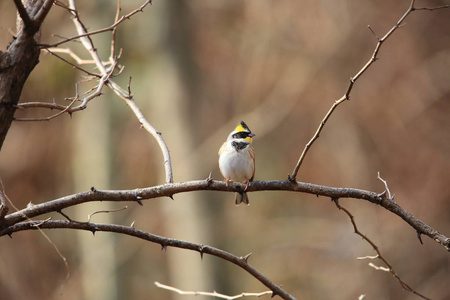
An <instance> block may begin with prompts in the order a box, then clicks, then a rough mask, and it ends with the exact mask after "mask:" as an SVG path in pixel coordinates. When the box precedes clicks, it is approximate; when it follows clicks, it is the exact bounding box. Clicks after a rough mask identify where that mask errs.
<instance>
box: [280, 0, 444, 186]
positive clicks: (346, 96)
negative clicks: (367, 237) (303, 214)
mask: <svg viewBox="0 0 450 300" xmlns="http://www.w3.org/2000/svg"><path fill="white" fill-rule="evenodd" d="M414 4H415V0H411V3H410V5H409V7H408V9H407V10H406V12H405V13H404V14H403V16H402V17H401V18H400V19H399V20H398V21H397V23H396V24H395V25H394V26H393V27H392V28H391V29H390V30H389V31H388V32H387V33H386V34H385V35H384V36H383V37H382V38H377V44H376V45H375V49H374V51H373V53H372V56H371V57H370V59H369V60H368V61H367V63H366V64H365V65H364V66H363V67H362V68H361V69H360V70H359V71H358V73H356V75H355V76H353V77H351V78H350V83H349V85H348V87H347V90H346V92H345V94H344V95H343V96H342V97H341V98H339V99H338V100H336V101H334V103H333V105H332V106H331V107H330V109H329V110H328V112H327V114H326V115H325V117H324V118H323V120H322V121H321V122H320V124H319V127H318V128H317V130H316V132H315V133H314V135H313V137H312V138H311V140H310V141H309V142H308V143H307V144H306V146H305V148H304V149H303V152H302V154H301V155H300V158H299V159H298V162H297V164H296V165H295V167H294V170H293V171H292V174H290V175H289V176H288V179H289V180H291V181H296V179H297V174H298V171H299V169H300V166H301V165H302V163H303V160H304V159H305V156H306V154H307V153H308V151H309V149H310V148H311V146H312V145H313V144H314V142H315V141H316V140H317V139H318V138H319V135H320V133H321V132H322V129H323V128H324V126H325V124H326V123H327V121H328V119H329V118H330V116H331V115H332V114H333V112H334V110H335V109H336V108H337V107H338V106H339V105H340V104H342V103H343V102H345V101H346V100H350V93H351V91H352V89H353V86H354V84H355V82H356V81H357V80H358V79H359V78H360V77H361V75H362V74H364V73H365V72H366V71H367V70H368V69H369V67H370V66H371V65H372V64H373V63H374V62H375V61H377V59H378V52H379V51H380V49H381V46H382V45H383V43H384V42H385V41H386V40H387V39H388V38H389V37H390V36H391V35H392V34H393V33H394V32H395V31H396V30H397V29H399V28H400V27H402V26H403V22H404V21H405V19H406V18H407V17H408V16H409V14H410V13H412V12H413V11H415V10H430V11H432V10H435V9H442V8H449V7H450V6H449V5H443V6H438V7H434V8H415V7H414ZM369 29H370V30H371V31H372V29H371V28H370V26H369ZM372 33H373V31H372Z"/></svg>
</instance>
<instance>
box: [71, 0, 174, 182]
mask: <svg viewBox="0 0 450 300" xmlns="http://www.w3.org/2000/svg"><path fill="white" fill-rule="evenodd" d="M150 3H151V1H149V0H147V1H145V2H144V4H142V5H141V6H140V7H139V8H138V9H136V10H134V11H133V12H131V13H130V14H128V15H126V16H123V17H122V18H120V19H119V20H118V21H117V22H115V23H114V24H113V26H112V29H113V28H115V27H117V25H118V24H120V23H121V22H122V21H123V20H124V19H127V18H129V17H131V16H132V15H133V14H135V13H137V12H139V11H142V10H143V8H144V7H145V6H146V5H148V4H150ZM69 8H70V10H69V12H70V13H71V14H72V16H73V22H74V24H75V27H76V29H77V32H78V33H79V36H78V38H79V39H80V40H81V43H82V44H83V46H84V47H85V48H86V50H87V51H88V52H89V53H90V55H91V57H92V59H93V60H94V61H95V65H96V67H97V68H98V69H99V71H100V72H101V73H102V75H105V74H106V73H108V70H107V68H106V67H105V65H104V64H103V62H102V60H101V59H100V56H99V55H98V52H97V50H96V48H95V47H94V44H93V42H92V40H91V38H90V34H89V33H88V32H87V30H86V27H85V26H84V24H83V23H82V22H81V20H80V18H79V16H78V13H77V10H76V6H75V1H74V0H69ZM114 59H115V58H114ZM116 63H117V62H115V63H113V65H115V64H116ZM113 68H114V67H111V70H113ZM109 72H111V73H112V71H109ZM106 84H107V86H108V87H109V88H110V89H111V90H112V91H113V92H114V93H115V94H116V95H117V96H118V97H119V98H120V99H122V100H123V101H125V103H126V104H127V105H128V106H129V107H130V108H131V110H132V111H133V113H134V114H135V115H136V117H137V119H138V121H139V123H140V124H141V125H142V127H144V128H145V130H147V131H148V132H149V133H150V134H151V135H152V136H153V138H154V139H155V140H156V141H157V142H158V145H159V147H160V149H161V152H162V154H163V157H164V167H165V172H166V183H172V182H173V171H172V161H171V158H170V151H169V148H168V147H167V144H166V142H165V141H164V139H163V137H162V134H161V132H159V131H157V130H156V129H155V128H154V127H153V126H152V125H151V124H150V122H148V121H147V119H146V118H145V117H144V114H143V113H142V112H141V110H140V108H139V106H138V105H137V104H136V102H135V101H134V99H133V96H132V95H131V94H130V93H129V92H126V91H125V90H124V89H122V88H121V87H120V86H119V85H118V84H116V83H115V82H114V81H113V80H111V79H110V78H109V79H108V81H107V83H106Z"/></svg>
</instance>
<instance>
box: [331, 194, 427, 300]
mask: <svg viewBox="0 0 450 300" xmlns="http://www.w3.org/2000/svg"><path fill="white" fill-rule="evenodd" d="M332 201H333V202H334V204H335V205H336V207H337V208H338V209H339V210H342V211H343V212H344V213H345V214H346V215H347V216H348V217H349V219H350V222H351V223H352V226H353V230H354V231H355V233H356V234H357V235H359V236H360V237H361V238H362V239H363V240H365V241H366V242H367V243H369V244H370V245H371V246H372V248H373V250H375V252H376V253H377V255H376V256H375V257H366V258H371V259H374V258H378V259H379V260H381V261H382V262H383V263H384V264H385V265H386V266H387V268H383V267H376V268H375V269H377V270H383V271H386V272H389V273H391V275H392V276H393V277H394V278H395V279H397V281H398V282H399V283H400V285H401V286H402V288H403V289H404V290H406V291H408V292H410V293H413V294H415V295H417V296H419V297H421V298H423V299H427V300H431V299H430V298H428V297H426V296H424V295H422V294H420V293H418V292H417V291H415V290H414V289H413V288H412V287H410V286H409V285H408V284H407V283H406V282H404V281H403V280H402V279H401V278H400V276H399V275H398V274H397V273H396V272H395V271H394V269H393V267H392V265H391V264H390V263H389V262H388V261H387V260H386V258H385V257H384V256H383V255H382V254H381V251H380V249H379V248H378V246H377V245H376V244H375V243H374V242H373V241H372V240H371V239H369V238H368V237H367V236H366V235H365V234H363V233H362V232H361V231H359V229H358V226H357V225H356V221H355V217H354V216H353V215H352V214H351V213H350V211H349V210H348V209H346V208H345V207H343V206H342V205H340V203H339V199H337V198H333V199H332ZM372 265H373V264H372Z"/></svg>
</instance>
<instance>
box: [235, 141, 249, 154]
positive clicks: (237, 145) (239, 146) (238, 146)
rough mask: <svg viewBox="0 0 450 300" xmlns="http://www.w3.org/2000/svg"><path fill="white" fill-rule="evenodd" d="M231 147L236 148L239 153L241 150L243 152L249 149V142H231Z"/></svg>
mask: <svg viewBox="0 0 450 300" xmlns="http://www.w3.org/2000/svg"><path fill="white" fill-rule="evenodd" d="M231 146H233V147H234V149H236V151H238V152H239V150H243V149H245V148H247V146H248V143H247V142H235V141H233V142H231Z"/></svg>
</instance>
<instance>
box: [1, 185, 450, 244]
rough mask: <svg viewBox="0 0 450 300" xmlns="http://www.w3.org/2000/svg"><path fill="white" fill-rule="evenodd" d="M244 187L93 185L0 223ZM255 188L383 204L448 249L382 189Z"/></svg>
mask: <svg viewBox="0 0 450 300" xmlns="http://www.w3.org/2000/svg"><path fill="white" fill-rule="evenodd" d="M245 188H246V187H245V184H241V183H235V182H233V183H231V182H230V183H229V184H228V185H227V184H226V183H225V182H223V181H214V180H210V179H206V180H197V181H187V182H178V183H171V184H163V185H158V186H154V187H149V188H142V189H134V190H109V191H100V190H96V189H95V188H92V189H91V191H87V192H82V193H78V194H73V195H69V196H66V197H62V198H58V199H55V200H51V201H47V202H44V203H42V204H37V205H31V206H30V207H27V208H24V209H22V210H20V211H17V212H14V213H11V214H9V215H7V216H5V219H4V220H3V221H0V225H1V227H3V228H7V227H9V226H12V225H14V224H16V223H19V222H22V221H25V220H26V219H27V218H33V217H37V216H41V215H44V214H47V213H51V212H58V211H61V210H63V209H64V208H67V207H71V206H74V205H78V204H81V203H86V202H92V201H116V202H123V201H134V202H138V201H139V202H140V201H142V200H146V199H153V198H158V197H171V196H173V195H174V194H178V193H185V192H192V191H205V190H210V191H222V192H225V191H228V192H242V191H243V190H244V189H245ZM254 191H292V192H301V193H307V194H313V195H317V196H324V197H329V198H331V199H340V198H352V199H360V200H365V201H369V202H371V203H373V204H376V205H379V206H381V207H384V208H385V209H387V210H389V211H390V212H392V213H394V214H395V215H397V216H399V217H400V218H402V219H403V220H405V222H407V223H408V224H409V225H410V226H411V227H413V228H414V229H415V231H417V232H418V233H420V234H423V235H426V236H428V237H430V238H432V239H433V240H435V241H436V242H437V243H439V244H441V245H443V246H444V247H445V248H446V249H447V250H448V251H450V238H448V237H446V236H445V235H443V234H441V233H440V232H439V231H437V230H435V229H434V228H432V227H430V226H428V225H427V224H425V223H423V222H422V221H420V220H418V219H417V218H415V217H414V216H413V215H411V214H410V213H409V212H408V211H407V210H405V209H404V208H402V207H401V206H400V205H398V204H397V203H396V202H395V201H394V200H392V199H389V198H387V197H386V194H385V193H382V194H377V193H374V192H370V191H366V190H360V189H351V188H336V187H328V186H323V185H317V184H311V183H304V182H294V183H293V182H291V181H289V180H272V181H254V182H252V184H251V185H250V186H248V188H247V192H254Z"/></svg>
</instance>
